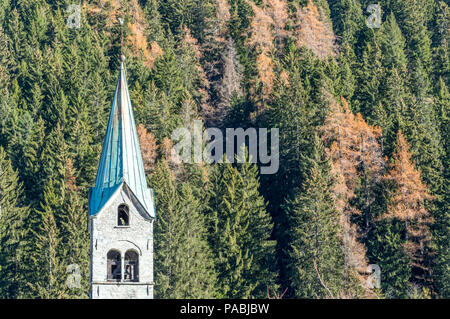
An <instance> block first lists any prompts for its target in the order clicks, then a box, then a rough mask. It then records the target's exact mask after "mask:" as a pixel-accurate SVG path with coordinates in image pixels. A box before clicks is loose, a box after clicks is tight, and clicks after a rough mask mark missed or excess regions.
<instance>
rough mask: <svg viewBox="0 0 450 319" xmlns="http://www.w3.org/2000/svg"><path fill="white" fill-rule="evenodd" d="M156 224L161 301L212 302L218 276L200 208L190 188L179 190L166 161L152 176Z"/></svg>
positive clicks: (156, 252)
mask: <svg viewBox="0 0 450 319" xmlns="http://www.w3.org/2000/svg"><path fill="white" fill-rule="evenodd" d="M151 181H152V186H153V188H154V189H155V198H156V200H157V202H156V207H157V209H158V213H157V220H156V223H155V228H154V232H155V249H154V250H155V278H156V285H155V291H156V292H157V297H158V298H212V297H214V296H215V280H216V277H215V272H214V269H213V263H212V259H211V253H210V251H209V247H208V244H207V241H206V228H205V222H204V218H203V215H202V214H201V211H200V207H201V204H200V203H199V200H198V199H196V198H195V197H194V196H193V193H192V189H191V187H190V185H189V184H187V183H185V184H182V185H179V186H177V185H176V184H175V181H174V180H173V175H172V173H171V171H170V170H169V167H168V164H167V163H166V162H165V160H161V161H159V162H158V163H157V165H156V168H155V171H154V172H153V174H152V178H151Z"/></svg>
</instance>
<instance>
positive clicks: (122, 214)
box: [117, 204, 130, 226]
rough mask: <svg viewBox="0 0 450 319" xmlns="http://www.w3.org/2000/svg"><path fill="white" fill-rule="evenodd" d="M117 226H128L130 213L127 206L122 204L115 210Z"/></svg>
mask: <svg viewBox="0 0 450 319" xmlns="http://www.w3.org/2000/svg"><path fill="white" fill-rule="evenodd" d="M117 225H118V226H129V225H130V213H129V210H128V206H127V205H125V204H122V205H120V206H119V208H118V210H117Z"/></svg>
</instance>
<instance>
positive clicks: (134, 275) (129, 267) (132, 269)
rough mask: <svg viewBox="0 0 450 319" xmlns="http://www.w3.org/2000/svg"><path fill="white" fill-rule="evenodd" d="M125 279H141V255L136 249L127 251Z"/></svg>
mask: <svg viewBox="0 0 450 319" xmlns="http://www.w3.org/2000/svg"><path fill="white" fill-rule="evenodd" d="M124 270H125V271H124V281H135V282H136V281H139V255H138V253H137V252H136V251H134V250H128V251H127V252H126V253H125V260H124Z"/></svg>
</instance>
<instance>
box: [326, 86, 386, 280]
mask: <svg viewBox="0 0 450 319" xmlns="http://www.w3.org/2000/svg"><path fill="white" fill-rule="evenodd" d="M325 96H326V97H327V100H328V101H329V105H330V111H329V114H328V116H327V118H326V120H325V123H324V126H323V140H324V144H325V145H326V149H325V152H326V154H327V156H328V157H329V158H330V160H331V167H332V171H331V173H332V174H333V175H334V177H335V183H334V188H333V193H334V196H335V202H336V207H337V209H338V211H339V212H340V213H341V225H342V228H343V236H342V237H343V238H342V242H343V251H344V258H345V260H344V262H345V266H346V269H348V271H351V269H355V270H357V271H358V272H360V273H364V272H365V271H366V268H367V259H366V248H365V246H364V245H363V244H362V243H361V242H360V241H359V239H360V238H362V237H364V234H365V233H366V232H367V229H364V232H363V231H362V229H361V228H360V227H358V226H357V225H356V224H354V223H352V217H354V216H358V215H361V214H362V212H361V210H360V209H359V208H358V207H355V206H354V205H352V200H353V199H354V198H355V197H356V193H357V188H358V187H359V185H360V181H361V180H362V181H366V184H364V183H363V187H364V188H365V190H364V196H365V197H366V198H365V205H364V207H363V210H364V219H365V220H366V221H367V224H366V225H367V226H368V225H369V221H370V219H371V216H370V204H371V203H372V202H373V201H374V199H375V194H374V193H373V191H372V188H373V186H374V185H376V184H377V183H378V182H380V181H381V179H382V175H383V173H384V170H385V160H384V159H383V157H382V151H381V146H380V144H379V142H378V140H379V139H380V137H381V130H380V129H379V128H377V127H373V126H370V125H368V124H367V123H366V122H365V121H364V119H363V118H362V117H361V115H360V114H358V115H356V116H355V115H354V114H353V113H352V112H351V111H350V108H349V105H348V103H347V101H346V100H345V99H344V98H341V104H339V103H337V102H336V101H335V100H334V98H333V97H331V96H330V95H329V94H326V95H325ZM366 206H367V207H366Z"/></svg>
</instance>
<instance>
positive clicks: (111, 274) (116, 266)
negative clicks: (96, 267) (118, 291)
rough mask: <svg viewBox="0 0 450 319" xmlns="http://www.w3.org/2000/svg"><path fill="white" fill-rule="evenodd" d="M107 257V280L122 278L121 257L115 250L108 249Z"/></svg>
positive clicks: (119, 279)
mask: <svg viewBox="0 0 450 319" xmlns="http://www.w3.org/2000/svg"><path fill="white" fill-rule="evenodd" d="M106 258H107V274H108V275H107V279H108V281H121V280H122V258H121V256H120V252H118V251H117V250H110V251H108V254H107V256H106Z"/></svg>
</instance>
